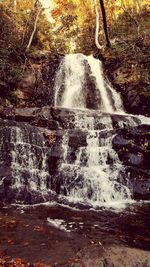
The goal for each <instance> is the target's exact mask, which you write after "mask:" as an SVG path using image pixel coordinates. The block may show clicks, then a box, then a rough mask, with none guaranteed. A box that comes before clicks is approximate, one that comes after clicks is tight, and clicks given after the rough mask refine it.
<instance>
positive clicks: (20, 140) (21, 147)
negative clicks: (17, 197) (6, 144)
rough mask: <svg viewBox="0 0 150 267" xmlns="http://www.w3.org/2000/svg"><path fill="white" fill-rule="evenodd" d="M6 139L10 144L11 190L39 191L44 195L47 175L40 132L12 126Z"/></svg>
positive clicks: (43, 144)
mask: <svg viewBox="0 0 150 267" xmlns="http://www.w3.org/2000/svg"><path fill="white" fill-rule="evenodd" d="M8 138H9V140H10V144H11V150H10V156H11V166H10V167H11V170H12V177H13V179H14V184H13V188H15V189H18V190H20V189H23V188H24V189H27V190H28V191H38V190H39V191H41V192H42V193H43V194H44V192H45V191H46V190H47V187H46V180H47V178H48V176H49V174H48V170H47V164H46V146H45V141H44V138H43V135H42V134H41V133H40V131H37V132H35V130H34V131H33V129H32V127H31V126H26V127H25V126H23V127H17V126H12V127H11V128H10V129H9V136H8Z"/></svg>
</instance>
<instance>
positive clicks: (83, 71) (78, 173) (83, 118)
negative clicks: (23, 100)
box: [55, 54, 134, 206]
mask: <svg viewBox="0 0 150 267" xmlns="http://www.w3.org/2000/svg"><path fill="white" fill-rule="evenodd" d="M87 81H88V82H87ZM89 98H90V100H91V99H92V101H93V103H92V102H90V104H91V106H92V107H93V106H94V107H95V109H98V110H100V111H101V112H102V115H101V117H99V120H97V121H96V120H95V118H94V117H93V114H92V111H90V109H88V108H89V106H88V101H89ZM58 106H59V107H61V108H68V109H74V119H73V121H72V124H73V128H74V131H75V130H76V129H78V130H79V131H81V132H82V133H84V135H86V145H85V146H80V145H79V146H78V148H77V149H76V151H72V149H71V148H70V145H69V136H70V132H69V130H68V132H67V131H66V132H65V134H64V137H63V142H62V150H63V159H62V161H61V164H60V166H59V179H60V180H63V182H62V185H61V189H62V190H60V191H61V192H62V194H63V192H64V191H65V192H66V195H67V197H68V198H69V199H70V201H75V202H85V203H89V204H92V205H93V206H95V205H104V204H106V203H107V204H108V203H116V202H121V201H125V200H130V199H131V197H132V194H131V192H130V190H129V188H128V177H125V172H124V167H123V166H122V163H121V161H120V160H119V158H118V155H117V153H116V152H115V150H114V149H113V148H112V139H113V137H114V135H113V134H111V132H112V131H113V122H112V119H111V116H109V114H113V113H123V105H122V101H121V97H120V95H119V93H117V92H116V91H115V90H114V89H113V88H112V87H111V85H110V84H109V82H108V81H106V80H105V79H104V74H103V69H102V63H101V62H100V61H99V60H98V59H95V58H94V57H93V56H84V55H82V54H71V55H66V56H65V57H64V58H63V59H62V61H61V63H60V66H59V69H58V71H57V74H56V79H55V107H58ZM83 111H85V112H83ZM103 112H105V113H108V114H107V116H105V113H103ZM119 124H120V126H121V127H124V125H129V124H130V122H129V121H128V122H125V123H124V122H122V121H121V122H118V125H119ZM131 124H134V120H133V122H132V120H131ZM68 125H69V124H68ZM109 133H110V134H109ZM71 153H72V154H75V156H74V158H75V159H74V161H70V157H71ZM122 180H124V183H122V182H121V181H122Z"/></svg>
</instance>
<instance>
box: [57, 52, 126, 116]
mask: <svg viewBox="0 0 150 267" xmlns="http://www.w3.org/2000/svg"><path fill="white" fill-rule="evenodd" d="M87 80H88V83H89V84H88V83H87ZM54 91H55V106H60V107H66V108H80V109H82V108H87V107H88V106H87V101H88V98H90V101H91V102H92V101H93V102H97V105H96V107H97V109H100V110H101V111H103V112H108V113H112V112H115V111H116V112H122V111H123V107H122V101H121V98H120V95H119V93H117V92H116V91H115V90H114V89H113V88H112V87H111V86H110V84H109V83H108V82H106V80H105V79H104V75H103V69H102V63H101V62H100V61H99V60H98V59H95V58H94V57H93V56H92V55H91V56H85V55H83V54H70V55H66V56H65V57H64V58H63V59H62V61H61V63H60V66H59V70H58V72H57V74H56V79H55V88H54ZM92 98H93V99H92Z"/></svg>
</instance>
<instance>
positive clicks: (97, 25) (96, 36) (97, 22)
mask: <svg viewBox="0 0 150 267" xmlns="http://www.w3.org/2000/svg"><path fill="white" fill-rule="evenodd" d="M93 2H94V8H95V14H96V28H95V44H96V47H97V48H98V49H102V46H101V45H100V43H99V40H98V36H99V28H100V25H99V22H100V17H99V12H98V7H97V1H96V0H93Z"/></svg>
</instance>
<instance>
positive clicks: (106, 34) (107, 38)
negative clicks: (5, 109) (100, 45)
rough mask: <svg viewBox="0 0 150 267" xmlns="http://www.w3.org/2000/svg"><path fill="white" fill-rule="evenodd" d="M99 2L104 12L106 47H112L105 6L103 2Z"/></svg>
mask: <svg viewBox="0 0 150 267" xmlns="http://www.w3.org/2000/svg"><path fill="white" fill-rule="evenodd" d="M99 2H100V7H101V12H102V19H103V29H104V33H105V38H106V46H107V47H110V46H111V44H110V40H109V36H108V29H107V20H106V11H105V6H104V2H103V0H99Z"/></svg>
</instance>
